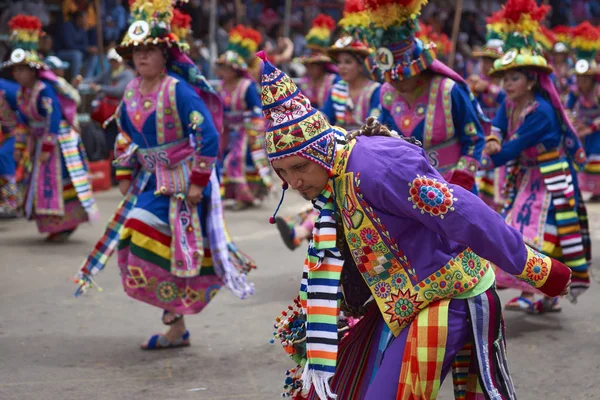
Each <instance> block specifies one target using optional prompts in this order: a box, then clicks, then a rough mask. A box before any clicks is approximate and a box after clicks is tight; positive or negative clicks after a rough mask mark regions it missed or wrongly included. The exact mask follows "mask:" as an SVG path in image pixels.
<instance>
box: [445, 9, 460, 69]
mask: <svg viewBox="0 0 600 400" xmlns="http://www.w3.org/2000/svg"><path fill="white" fill-rule="evenodd" d="M462 6H463V2H462V0H456V9H455V10H454V25H453V26H452V39H451V40H452V52H451V53H450V57H449V58H448V66H449V67H450V68H454V60H455V59H456V42H457V41H458V31H459V29H460V19H461V18H462Z"/></svg>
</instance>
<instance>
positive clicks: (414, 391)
mask: <svg viewBox="0 0 600 400" xmlns="http://www.w3.org/2000/svg"><path fill="white" fill-rule="evenodd" d="M449 304H450V300H449V299H444V300H440V301H438V302H435V303H432V304H431V305H430V306H429V307H427V308H425V309H424V310H423V311H421V312H420V313H419V315H418V316H417V318H416V319H415V320H414V321H413V322H412V324H411V325H410V328H409V329H410V330H409V331H408V339H407V341H406V348H405V350H404V357H403V359H402V371H401V372H400V382H399V385H398V393H397V395H396V400H429V399H435V398H437V394H438V391H439V390H440V384H441V380H442V379H441V378H442V366H443V364H444V356H445V354H446V341H447V338H448V305H449Z"/></svg>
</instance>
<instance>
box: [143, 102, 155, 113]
mask: <svg viewBox="0 0 600 400" xmlns="http://www.w3.org/2000/svg"><path fill="white" fill-rule="evenodd" d="M142 107H143V108H144V111H148V110H150V109H151V108H152V107H154V103H153V102H152V100H144V103H143V104H142Z"/></svg>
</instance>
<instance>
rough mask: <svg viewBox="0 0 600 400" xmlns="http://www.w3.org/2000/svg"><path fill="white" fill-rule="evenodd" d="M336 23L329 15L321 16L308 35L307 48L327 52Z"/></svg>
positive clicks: (314, 22) (317, 18) (316, 19)
mask: <svg viewBox="0 0 600 400" xmlns="http://www.w3.org/2000/svg"><path fill="white" fill-rule="evenodd" d="M334 29H335V21H334V20H333V18H331V17H330V16H329V15H326V14H319V15H317V17H316V18H315V20H314V21H313V24H312V27H311V28H310V30H309V31H308V33H307V34H306V47H307V48H309V49H311V50H318V51H323V52H324V51H325V50H326V49H327V47H329V44H330V42H331V33H332V32H333V30H334Z"/></svg>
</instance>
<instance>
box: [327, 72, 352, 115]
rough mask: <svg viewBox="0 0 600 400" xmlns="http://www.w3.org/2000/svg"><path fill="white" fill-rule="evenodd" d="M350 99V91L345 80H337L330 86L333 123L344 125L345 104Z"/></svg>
mask: <svg viewBox="0 0 600 400" xmlns="http://www.w3.org/2000/svg"><path fill="white" fill-rule="evenodd" d="M348 99H350V91H349V89H348V84H347V83H346V82H343V81H341V82H338V83H336V84H335V85H333V87H332V88H331V101H332V103H333V111H334V114H335V125H338V126H344V125H346V106H347V105H348Z"/></svg>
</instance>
